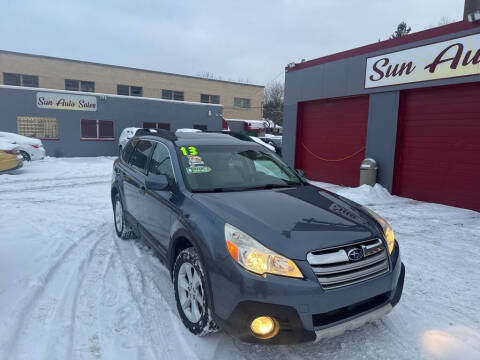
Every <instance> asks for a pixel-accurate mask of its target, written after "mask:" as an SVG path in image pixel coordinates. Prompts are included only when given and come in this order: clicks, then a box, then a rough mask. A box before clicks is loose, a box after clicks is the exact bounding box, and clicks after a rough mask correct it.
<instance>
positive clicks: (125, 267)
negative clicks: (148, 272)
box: [114, 238, 198, 359]
mask: <svg viewBox="0 0 480 360" xmlns="http://www.w3.org/2000/svg"><path fill="white" fill-rule="evenodd" d="M120 241H121V240H118V239H117V238H115V239H114V246H115V251H116V252H117V254H118V258H119V260H120V263H121V267H122V272H123V273H124V279H125V280H126V281H127V286H128V292H129V295H130V297H131V298H132V300H133V302H134V304H135V307H136V308H137V310H138V312H139V315H140V317H141V319H142V325H146V326H147V328H146V331H147V332H148V334H147V335H148V338H149V339H150V343H149V344H148V346H149V348H150V350H151V351H152V355H153V358H154V359H178V358H179V357H185V358H187V359H194V358H198V357H197V356H196V354H195V353H194V352H193V351H192V350H191V349H190V347H189V346H188V344H186V345H187V346H186V347H185V348H184V349H182V350H187V353H186V354H182V355H179V354H178V353H177V351H178V350H179V349H178V348H176V349H175V350H176V351H175V352H172V351H165V350H163V349H167V350H170V349H171V347H170V345H171V344H170V343H169V342H168V341H167V339H168V338H169V336H170V333H169V331H168V329H165V328H164V326H162V325H165V324H156V325H157V326H154V327H153V326H152V322H151V317H152V316H154V315H156V313H155V311H160V310H161V309H160V308H158V307H156V306H154V311H153V314H152V315H151V316H150V317H149V316H148V314H146V311H145V310H146V309H144V306H143V305H144V304H141V302H140V301H139V299H138V296H137V295H138V294H137V292H138V291H137V287H135V286H134V285H140V288H141V293H142V296H143V298H144V299H146V298H147V296H146V294H145V289H146V287H145V285H144V284H145V279H144V274H143V272H142V271H141V269H139V267H138V266H136V265H135V264H132V263H130V264H127V261H126V259H125V257H124V254H122V250H121V249H120V246H119V242H120ZM132 246H133V247H134V246H136V245H134V244H132ZM132 253H133V251H132ZM136 255H137V257H138V254H136ZM129 265H132V266H133V267H134V268H135V271H137V274H138V275H139V277H140V279H137V284H134V283H133V282H132V280H131V276H132V274H131V271H130V270H129ZM148 280H149V283H150V284H154V282H153V281H152V279H151V278H149V279H148ZM142 283H143V285H142ZM154 285H155V288H156V290H157V293H158V294H160V299H159V300H161V301H162V303H163V304H165V305H167V307H168V309H167V311H168V310H169V306H168V304H167V303H166V301H165V299H164V298H163V296H162V295H161V292H160V291H158V288H157V285H156V284H154ZM157 332H160V334H158V335H159V336H157V334H156V333H157ZM153 336H155V337H153ZM156 340H159V341H160V342H161V343H162V345H161V346H160V349H162V350H163V351H162V354H159V353H158V347H157V346H155V343H156ZM177 340H178V339H177Z"/></svg>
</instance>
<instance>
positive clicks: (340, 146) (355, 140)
mask: <svg viewBox="0 0 480 360" xmlns="http://www.w3.org/2000/svg"><path fill="white" fill-rule="evenodd" d="M367 122H368V96H358V97H350V98H342V99H328V100H318V101H309V102H304V103H300V104H299V108H298V123H297V145H296V152H295V154H296V155H295V167H296V168H299V169H302V170H304V171H305V173H306V175H307V177H308V178H309V179H312V180H317V181H324V182H328V183H333V184H342V185H347V186H358V184H359V176H360V164H361V162H362V160H363V158H364V156H365V142H366V134H367Z"/></svg>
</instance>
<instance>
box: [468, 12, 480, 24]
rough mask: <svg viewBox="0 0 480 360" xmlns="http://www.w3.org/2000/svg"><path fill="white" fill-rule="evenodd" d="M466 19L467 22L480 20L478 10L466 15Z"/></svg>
mask: <svg viewBox="0 0 480 360" xmlns="http://www.w3.org/2000/svg"><path fill="white" fill-rule="evenodd" d="M467 19H468V21H469V22H475V21H479V20H480V10H477V11H475V12H473V13H470V14H468V15H467Z"/></svg>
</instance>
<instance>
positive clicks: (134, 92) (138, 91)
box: [117, 85, 143, 96]
mask: <svg viewBox="0 0 480 360" xmlns="http://www.w3.org/2000/svg"><path fill="white" fill-rule="evenodd" d="M117 94H118V95H126V96H143V88H142V87H141V86H130V85H117Z"/></svg>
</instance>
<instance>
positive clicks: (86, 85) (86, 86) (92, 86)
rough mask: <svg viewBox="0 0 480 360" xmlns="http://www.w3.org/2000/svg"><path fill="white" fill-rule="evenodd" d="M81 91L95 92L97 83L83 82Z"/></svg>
mask: <svg viewBox="0 0 480 360" xmlns="http://www.w3.org/2000/svg"><path fill="white" fill-rule="evenodd" d="M80 85H81V90H82V91H84V92H95V83H94V82H93V81H82V82H81V84H80Z"/></svg>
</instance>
